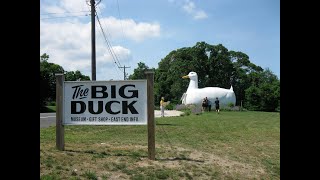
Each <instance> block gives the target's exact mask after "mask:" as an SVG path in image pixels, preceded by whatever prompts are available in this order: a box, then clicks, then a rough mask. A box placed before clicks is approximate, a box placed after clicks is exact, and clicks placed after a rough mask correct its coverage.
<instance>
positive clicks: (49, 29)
mask: <svg viewBox="0 0 320 180" xmlns="http://www.w3.org/2000/svg"><path fill="white" fill-rule="evenodd" d="M96 35H97V37H96V67H97V70H98V69H105V70H108V71H110V72H112V71H113V72H114V71H115V70H114V68H115V66H114V65H112V64H115V63H114V61H115V60H114V59H113V57H112V56H111V54H110V53H109V51H108V49H107V45H106V43H105V41H103V40H102V37H101V35H98V34H96ZM112 49H113V52H114V53H115V54H116V56H117V59H118V60H119V61H120V63H125V62H128V61H130V60H132V57H131V52H130V50H129V49H127V48H125V47H122V46H119V45H118V46H113V47H112ZM43 53H47V54H49V56H50V58H49V62H52V63H56V64H59V65H60V66H62V67H63V68H64V69H65V70H66V71H75V70H80V71H81V72H82V73H84V74H86V75H89V76H90V77H91V24H90V23H84V24H82V23H77V24H72V23H69V22H61V23H48V22H43V21H42V22H41V23H40V54H43ZM121 65H123V64H121ZM98 67H99V68H98ZM117 71H118V70H117ZM99 72H100V74H98V71H97V80H98V79H99V78H101V75H103V74H106V72H104V71H100V70H99ZM116 77H119V75H117V76H116ZM116 77H114V78H113V79H115V78H116ZM119 78H120V79H121V77H119Z"/></svg>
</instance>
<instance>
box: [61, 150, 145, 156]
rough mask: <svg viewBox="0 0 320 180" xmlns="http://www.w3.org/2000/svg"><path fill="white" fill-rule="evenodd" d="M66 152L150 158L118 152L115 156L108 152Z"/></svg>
mask: <svg viewBox="0 0 320 180" xmlns="http://www.w3.org/2000/svg"><path fill="white" fill-rule="evenodd" d="M64 151H66V152H72V153H85V154H94V155H98V156H128V157H137V156H138V157H148V156H143V155H137V154H136V153H132V154H124V153H119V152H116V153H114V154H111V153H107V152H96V151H94V150H85V151H79V150H64Z"/></svg>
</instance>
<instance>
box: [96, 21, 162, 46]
mask: <svg viewBox="0 0 320 180" xmlns="http://www.w3.org/2000/svg"><path fill="white" fill-rule="evenodd" d="M100 21H101V24H102V27H108V28H107V30H108V32H109V33H110V34H111V35H112V37H113V38H122V37H123V36H124V37H125V38H128V39H132V40H134V41H136V42H140V41H143V40H144V39H147V38H152V37H158V36H160V25H159V24H158V23H146V22H135V21H134V20H133V19H123V20H119V19H116V18H114V17H108V18H101V19H100Z"/></svg>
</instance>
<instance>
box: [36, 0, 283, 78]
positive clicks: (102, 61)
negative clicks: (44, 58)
mask: <svg viewBox="0 0 320 180" xmlns="http://www.w3.org/2000/svg"><path fill="white" fill-rule="evenodd" d="M89 8H90V7H89V6H88V5H87V4H86V1H85V0H56V1H52V0H41V1H40V54H43V53H47V54H49V56H50V58H49V62H53V63H57V64H59V65H61V66H62V67H63V68H64V69H65V70H66V71H70V70H80V71H81V72H82V73H84V74H86V75H88V76H91V24H90V23H91V19H90V16H89V15H88V14H89V13H90V12H84V11H88V10H89ZM97 13H98V17H99V19H100V22H101V25H102V28H103V31H104V32H105V34H106V37H107V39H108V42H109V44H110V45H111V46H112V50H113V52H114V53H115V54H116V58H112V55H111V54H110V52H109V51H108V48H107V47H108V46H107V43H106V42H105V40H104V37H103V36H102V33H101V29H100V26H99V23H98V21H97V20H96V56H97V62H96V66H97V77H96V80H110V79H113V80H123V69H119V68H117V65H116V63H115V61H116V62H117V64H120V65H121V66H124V65H125V66H130V67H131V68H128V69H126V72H127V73H128V74H129V75H130V74H132V73H133V70H134V68H136V67H137V63H138V62H144V63H145V64H146V65H147V66H149V67H155V68H157V67H158V63H159V62H160V61H161V59H163V58H164V57H165V56H166V55H168V54H169V53H170V52H171V51H173V50H176V49H179V48H182V47H192V46H194V45H195V44H196V43H197V42H200V41H205V42H206V43H209V44H212V45H217V44H222V45H223V46H225V47H226V48H227V49H228V50H233V51H241V52H243V53H246V54H247V55H248V56H249V58H250V61H251V62H252V63H254V64H256V65H258V66H261V67H262V68H264V69H266V68H269V69H270V70H271V71H272V72H273V73H274V74H276V75H277V76H278V77H279V78H280V2H279V1H277V0H241V1H237V0H233V1H231V0H152V1H147V0H135V1H132V0H101V2H100V3H99V4H98V7H97ZM86 15H87V16H86ZM66 16H69V17H66ZM70 16H74V17H70ZM57 17H59V18H57Z"/></svg>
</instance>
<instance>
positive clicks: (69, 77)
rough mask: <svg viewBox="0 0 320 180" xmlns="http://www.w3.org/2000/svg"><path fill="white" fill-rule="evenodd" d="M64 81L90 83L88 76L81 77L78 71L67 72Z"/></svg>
mask: <svg viewBox="0 0 320 180" xmlns="http://www.w3.org/2000/svg"><path fill="white" fill-rule="evenodd" d="M65 80H66V81H78V80H80V81H90V77H89V76H85V75H83V74H82V73H81V72H80V71H78V70H77V71H68V72H66V74H65Z"/></svg>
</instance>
